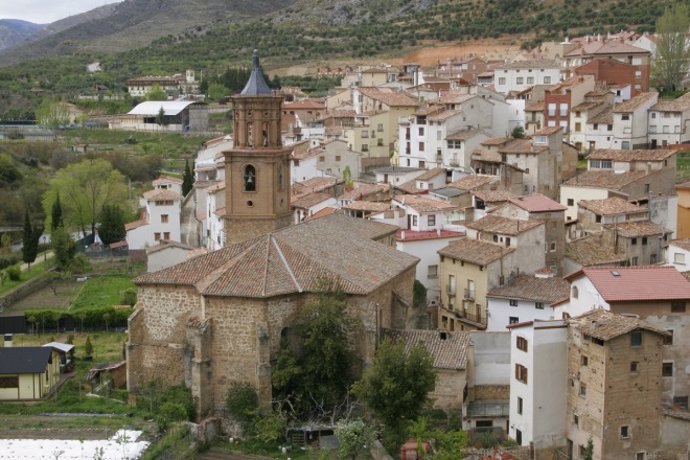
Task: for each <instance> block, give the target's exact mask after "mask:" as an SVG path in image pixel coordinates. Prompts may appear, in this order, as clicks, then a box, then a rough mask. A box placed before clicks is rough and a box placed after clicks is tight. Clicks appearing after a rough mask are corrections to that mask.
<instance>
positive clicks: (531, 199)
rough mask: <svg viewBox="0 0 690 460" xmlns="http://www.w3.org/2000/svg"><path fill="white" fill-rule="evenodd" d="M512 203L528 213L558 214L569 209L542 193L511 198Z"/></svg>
mask: <svg viewBox="0 0 690 460" xmlns="http://www.w3.org/2000/svg"><path fill="white" fill-rule="evenodd" d="M510 202H511V203H513V204H514V205H515V206H518V207H519V208H522V209H524V210H525V211H527V212H557V211H565V210H566V209H568V207H567V206H563V205H562V204H560V203H559V202H558V201H554V200H552V199H551V198H549V197H547V196H544V195H542V194H541V193H535V194H533V195H524V196H516V197H513V198H510Z"/></svg>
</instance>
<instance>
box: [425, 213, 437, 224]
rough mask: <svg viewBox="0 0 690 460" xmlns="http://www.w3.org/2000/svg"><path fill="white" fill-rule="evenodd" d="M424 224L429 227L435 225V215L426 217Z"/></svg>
mask: <svg viewBox="0 0 690 460" xmlns="http://www.w3.org/2000/svg"><path fill="white" fill-rule="evenodd" d="M426 223H427V225H428V226H429V227H433V226H434V225H436V214H429V215H428V216H426Z"/></svg>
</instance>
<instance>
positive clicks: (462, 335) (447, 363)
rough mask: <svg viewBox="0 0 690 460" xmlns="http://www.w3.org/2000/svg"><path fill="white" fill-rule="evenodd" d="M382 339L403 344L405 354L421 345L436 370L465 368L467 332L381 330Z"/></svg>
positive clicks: (467, 343) (467, 342)
mask: <svg viewBox="0 0 690 460" xmlns="http://www.w3.org/2000/svg"><path fill="white" fill-rule="evenodd" d="M381 332H382V334H383V336H384V337H388V338H390V339H392V340H402V341H404V342H405V353H410V351H412V349H413V348H414V347H415V346H416V345H423V346H424V347H425V348H426V349H427V351H428V352H429V354H431V356H432V357H433V360H434V367H435V368H436V369H453V370H463V369H465V368H466V367H467V350H468V348H469V347H470V334H469V332H444V331H428V330H419V329H405V330H401V329H382V331H381Z"/></svg>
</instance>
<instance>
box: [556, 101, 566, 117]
mask: <svg viewBox="0 0 690 460" xmlns="http://www.w3.org/2000/svg"><path fill="white" fill-rule="evenodd" d="M558 109H559V110H558V111H559V113H560V115H561V116H562V117H565V116H566V115H568V104H566V103H564V102H561V103H560V104H559V106H558Z"/></svg>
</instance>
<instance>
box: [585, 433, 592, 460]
mask: <svg viewBox="0 0 690 460" xmlns="http://www.w3.org/2000/svg"><path fill="white" fill-rule="evenodd" d="M593 458H594V441H592V438H589V439H588V440H587V447H585V451H584V452H582V459H583V460H592V459H593Z"/></svg>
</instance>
